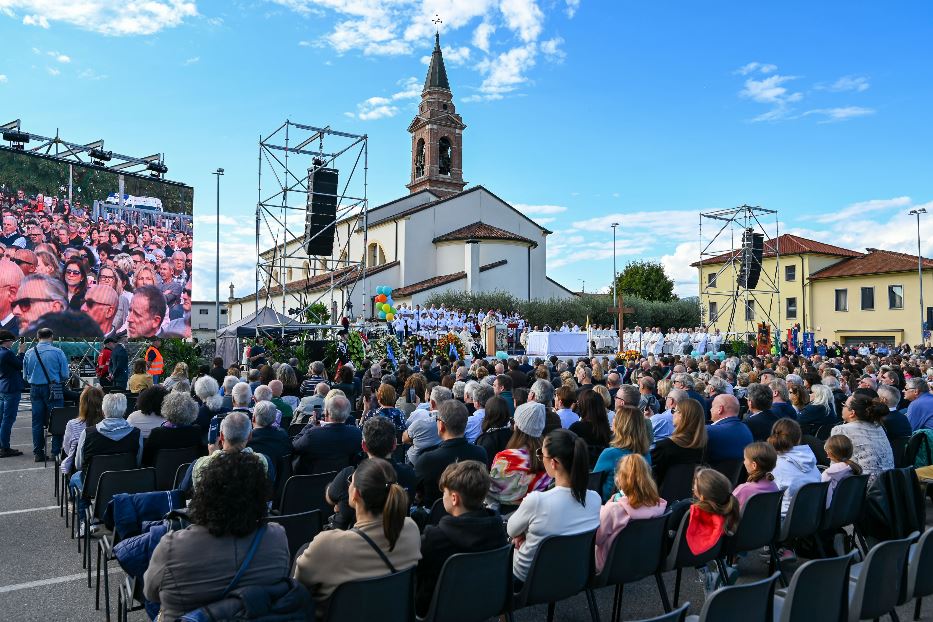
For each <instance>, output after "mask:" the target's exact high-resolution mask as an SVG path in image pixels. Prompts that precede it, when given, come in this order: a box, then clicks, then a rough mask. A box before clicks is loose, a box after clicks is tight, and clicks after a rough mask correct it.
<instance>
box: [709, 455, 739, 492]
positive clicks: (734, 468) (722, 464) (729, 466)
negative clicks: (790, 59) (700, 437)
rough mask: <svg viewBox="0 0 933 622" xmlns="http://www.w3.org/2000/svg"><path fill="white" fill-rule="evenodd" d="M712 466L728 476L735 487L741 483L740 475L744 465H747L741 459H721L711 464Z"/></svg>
mask: <svg viewBox="0 0 933 622" xmlns="http://www.w3.org/2000/svg"><path fill="white" fill-rule="evenodd" d="M709 466H710V467H711V468H713V469H715V470H716V471H719V472H720V473H722V474H723V475H725V476H726V479H728V480H729V481H730V482H731V483H732V487H733V488H735V487H736V486H737V485H738V483H739V475H740V474H741V473H742V467H743V466H745V465H744V463H743V462H742V461H741V460H720V461H719V462H713V463H711V464H710V465H709Z"/></svg>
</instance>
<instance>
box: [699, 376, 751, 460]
mask: <svg viewBox="0 0 933 622" xmlns="http://www.w3.org/2000/svg"><path fill="white" fill-rule="evenodd" d="M710 416H711V417H712V420H713V422H712V423H710V424H709V425H707V426H706V435H707V442H706V459H707V460H708V461H709V463H710V464H711V465H713V466H715V465H716V463H718V462H723V461H725V460H742V458H743V456H744V453H745V446H746V445H748V444H749V443H751V442H752V440H753V439H752V432H751V430H749V428H748V426H747V425H745V424H744V423H742V421H741V420H740V419H739V400H737V399H736V398H735V396H734V395H728V394H726V393H723V394H721V395H717V396H716V397H715V398H714V399H713V404H712V405H711V406H710Z"/></svg>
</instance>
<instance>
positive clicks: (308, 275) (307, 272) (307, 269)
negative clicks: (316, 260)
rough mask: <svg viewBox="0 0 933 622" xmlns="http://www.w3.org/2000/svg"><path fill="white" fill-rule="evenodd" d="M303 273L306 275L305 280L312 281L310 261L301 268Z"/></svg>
mask: <svg viewBox="0 0 933 622" xmlns="http://www.w3.org/2000/svg"><path fill="white" fill-rule="evenodd" d="M301 271H302V274H304V278H306V279H310V278H311V263H310V262H308V261H305V262H304V264H303V265H302V266H301Z"/></svg>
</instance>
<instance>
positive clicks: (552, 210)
mask: <svg viewBox="0 0 933 622" xmlns="http://www.w3.org/2000/svg"><path fill="white" fill-rule="evenodd" d="M510 205H511V206H512V207H514V208H515V209H517V210H518V211H520V212H521V213H522V214H525V215H526V216H531V215H536V216H537V215H543V214H549V215H550V214H562V213H564V212H566V211H567V208H566V207H564V206H563V205H528V204H527V203H511V204H510Z"/></svg>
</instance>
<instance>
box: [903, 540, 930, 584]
mask: <svg viewBox="0 0 933 622" xmlns="http://www.w3.org/2000/svg"><path fill="white" fill-rule="evenodd" d="M910 553H911V555H910V560H909V562H908V567H907V589H908V594H909V595H910V597H911V598H922V597H924V596H929V595H930V594H933V572H930V569H931V568H933V529H927V530H926V532H925V533H924V534H923V535H922V536H920V540H918V541H917V543H916V544H915V545H913V546H912V547H911V551H910Z"/></svg>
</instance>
